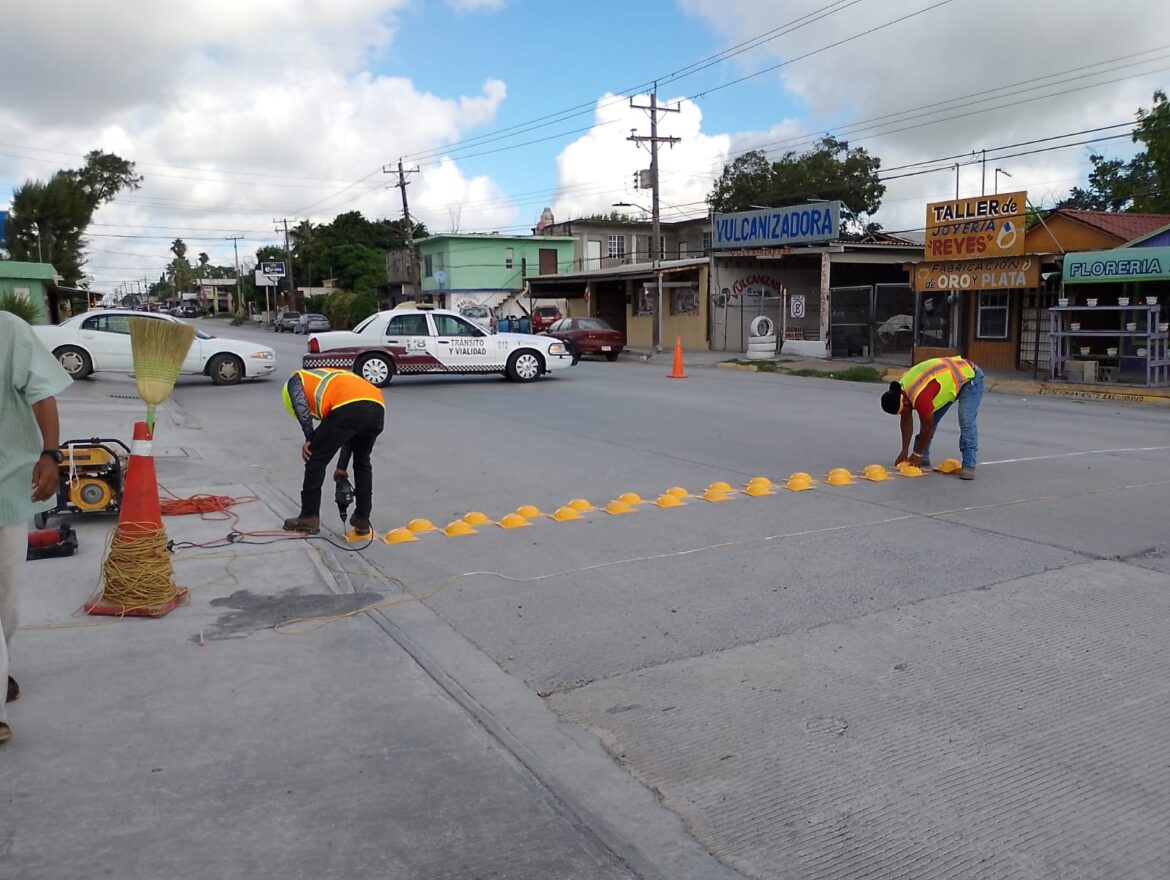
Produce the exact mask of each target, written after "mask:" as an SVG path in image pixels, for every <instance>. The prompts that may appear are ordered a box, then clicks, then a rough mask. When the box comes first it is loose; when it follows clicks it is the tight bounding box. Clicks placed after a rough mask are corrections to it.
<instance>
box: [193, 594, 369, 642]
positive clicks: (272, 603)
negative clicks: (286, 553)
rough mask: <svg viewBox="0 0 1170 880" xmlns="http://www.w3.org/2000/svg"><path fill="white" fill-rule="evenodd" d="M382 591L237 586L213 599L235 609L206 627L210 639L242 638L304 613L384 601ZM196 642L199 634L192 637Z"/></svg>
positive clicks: (340, 611) (318, 614) (326, 613)
mask: <svg viewBox="0 0 1170 880" xmlns="http://www.w3.org/2000/svg"><path fill="white" fill-rule="evenodd" d="M384 598H385V596H384V595H382V594H381V593H345V594H342V595H338V594H336V593H301V592H298V591H297V590H295V589H293V590H285V591H284V592H282V593H278V594H276V595H261V594H258V593H251V592H249V591H248V590H236V592H234V593H232V594H231V595H230V596H225V597H223V598H221V599H212V600H211V604H212V606H214V607H217V608H231V609H233V610H231V611H229V612H228V613H226V614H223V615H221V616H220V617H219V618H218V619H217V620H216V621H215V623H214V624H212V625H211V626H209V627H207V628H206V629H205V630H204V631H203V637H204V638H205V639H207V640H216V639H238V638H244V637H245V636H247V635H249V634H250V633H253V632H256V631H257V630H262V629H272V628H273V627H274V626H277V625H278V624H280V623H284V622H285V621H288V620H295V619H297V618H300V617H327V616H329V615H332V614H347V613H349V612H351V611H356V610H358V609H359V608H364V607H365V606H366V605H372V604H374V603H376V602H380V601H381V600H382V599H384ZM192 640H193V641H195V642H198V641H199V636H198V635H195V636H193V637H192Z"/></svg>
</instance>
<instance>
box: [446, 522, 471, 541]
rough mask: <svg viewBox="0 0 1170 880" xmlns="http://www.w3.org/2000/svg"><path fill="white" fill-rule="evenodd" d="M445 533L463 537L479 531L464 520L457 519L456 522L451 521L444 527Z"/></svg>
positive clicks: (453, 536)
mask: <svg viewBox="0 0 1170 880" xmlns="http://www.w3.org/2000/svg"><path fill="white" fill-rule="evenodd" d="M443 534H444V535H446V536H447V537H448V538H461V537H463V536H464V535H475V534H478V532H476V530H475V529H473V528H472V527H471V526H469V525H468V524H467V523H466V522H464V521H463V520H461V519H457V520H455V522H453V523H450V524H449V525H448V526H447V528H445V529H443Z"/></svg>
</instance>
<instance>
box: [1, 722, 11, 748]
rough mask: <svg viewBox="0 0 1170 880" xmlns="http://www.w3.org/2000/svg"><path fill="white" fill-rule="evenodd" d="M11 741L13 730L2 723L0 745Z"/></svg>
mask: <svg viewBox="0 0 1170 880" xmlns="http://www.w3.org/2000/svg"><path fill="white" fill-rule="evenodd" d="M10 739H12V728H11V727H9V726H8V725H7V724H5V723H4V722H3V721H0V743H2V742H8V740H10Z"/></svg>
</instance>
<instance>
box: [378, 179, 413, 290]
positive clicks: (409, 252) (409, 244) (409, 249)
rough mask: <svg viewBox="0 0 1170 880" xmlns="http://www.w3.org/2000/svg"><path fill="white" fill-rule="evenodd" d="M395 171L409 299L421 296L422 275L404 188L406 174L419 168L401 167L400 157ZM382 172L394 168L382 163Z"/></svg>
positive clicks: (408, 184)
mask: <svg viewBox="0 0 1170 880" xmlns="http://www.w3.org/2000/svg"><path fill="white" fill-rule="evenodd" d="M397 172H398V182H397V183H395V184H394V186H396V187H398V189H400V190H401V191H402V222H403V223H405V224H406V258H407V260H408V261H409V262H410V286H411V288H412V293H411V299H415V300H417V299H418V298H419V297H421V296H422V276H421V275H420V273H419V266H418V254H417V253H416V252H415V249H414V223H413V222H411V219H410V201H409V200H408V199H407V198H406V188H407V187H408V186H410V181H408V180H407V179H406V175H408V174H418V172H419V168H418V166H417V165H416V166H415V167H414V168H403V167H402V159H399V160H398V168H397ZM382 173H383V174H393V173H395V169H394V168H393V167H391V166H389V165H383V166H382Z"/></svg>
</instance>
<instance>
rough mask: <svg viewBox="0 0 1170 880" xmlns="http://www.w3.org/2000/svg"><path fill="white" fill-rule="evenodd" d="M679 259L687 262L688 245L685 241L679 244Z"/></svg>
mask: <svg viewBox="0 0 1170 880" xmlns="http://www.w3.org/2000/svg"><path fill="white" fill-rule="evenodd" d="M678 258H679V259H680V260H685V259H686V258H687V243H686V242H685V241H680V242H679V243H678Z"/></svg>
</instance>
